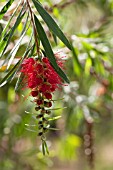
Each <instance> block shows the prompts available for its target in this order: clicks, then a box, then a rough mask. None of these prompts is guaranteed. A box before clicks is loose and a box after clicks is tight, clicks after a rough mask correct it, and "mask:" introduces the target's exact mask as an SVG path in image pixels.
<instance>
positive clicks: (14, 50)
mask: <svg viewBox="0 0 113 170" xmlns="http://www.w3.org/2000/svg"><path fill="white" fill-rule="evenodd" d="M28 17H29V14H28V15H27V18H26V22H25V24H24V28H23V31H22V33H21V35H20V38H19V40H18V41H17V43H16V44H15V46H14V48H13V49H12V50H11V52H10V53H9V55H8V56H7V58H6V59H5V62H6V61H7V60H8V59H9V58H10V59H9V62H8V65H7V69H9V67H10V65H11V64H12V61H13V59H14V57H15V55H16V53H17V51H18V49H19V47H20V45H21V42H22V40H23V37H24V35H25V33H26V31H27V30H28V29H29V25H28V27H27V28H26V26H27V23H28ZM5 62H4V63H5ZM4 63H3V64H4Z"/></svg>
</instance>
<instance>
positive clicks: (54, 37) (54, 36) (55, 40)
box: [52, 33, 57, 45]
mask: <svg viewBox="0 0 113 170" xmlns="http://www.w3.org/2000/svg"><path fill="white" fill-rule="evenodd" d="M52 35H53V39H54V42H55V43H56V45H57V37H56V35H55V34H54V33H52Z"/></svg>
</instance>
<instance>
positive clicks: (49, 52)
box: [34, 15, 69, 83]
mask: <svg viewBox="0 0 113 170" xmlns="http://www.w3.org/2000/svg"><path fill="white" fill-rule="evenodd" d="M34 19H35V25H36V29H37V32H38V35H39V38H40V40H41V42H42V45H43V47H44V50H45V52H46V55H47V57H48V59H49V61H50V63H51V65H52V66H53V68H54V69H55V70H56V72H57V73H58V74H59V76H60V77H61V78H62V79H63V80H65V81H66V82H67V83H69V79H68V78H67V76H66V75H65V73H64V72H63V71H62V70H61V68H60V67H59V66H58V65H57V63H56V59H55V56H54V53H53V51H52V48H51V45H50V43H49V40H48V38H47V36H46V33H45V31H44V29H43V27H42V25H41V24H40V22H39V20H38V18H37V17H36V16H35V15H34Z"/></svg>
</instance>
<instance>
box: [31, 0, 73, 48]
mask: <svg viewBox="0 0 113 170" xmlns="http://www.w3.org/2000/svg"><path fill="white" fill-rule="evenodd" d="M32 1H33V3H34V5H35V7H36V9H37V11H38V12H39V14H40V15H41V17H42V18H43V20H44V21H45V23H46V24H47V25H48V27H49V29H50V30H52V32H53V33H54V34H55V35H56V36H57V37H58V38H59V39H60V40H61V41H62V42H63V43H64V44H65V45H66V46H67V47H68V48H69V49H70V50H71V45H70V43H69V41H68V39H67V38H66V36H65V35H64V33H63V32H62V31H61V29H60V28H59V26H58V25H57V23H56V22H55V21H54V19H53V18H52V17H51V16H50V15H49V14H48V13H47V11H46V10H45V9H44V8H43V6H42V5H41V4H40V2H39V1H36V0H32Z"/></svg>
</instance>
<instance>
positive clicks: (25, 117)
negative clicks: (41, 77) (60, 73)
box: [0, 0, 113, 170]
mask: <svg viewBox="0 0 113 170" xmlns="http://www.w3.org/2000/svg"><path fill="white" fill-rule="evenodd" d="M5 2H6V1H5V0H2V1H0V9H1V8H2V7H3V5H4V4H5ZM40 2H42V4H43V5H44V7H45V8H46V9H47V10H48V12H50V14H51V15H52V16H53V17H54V18H55V20H56V21H57V22H58V24H59V25H60V27H61V28H62V30H63V32H64V33H65V35H66V36H67V37H68V39H69V40H70V42H71V43H72V45H73V48H74V50H73V52H70V51H69V50H68V49H67V48H66V47H65V46H64V45H63V44H62V43H61V42H60V41H59V40H58V44H57V45H56V44H55V43H54V41H53V39H52V37H51V35H50V34H49V32H48V28H47V27H46V26H45V24H44V27H45V30H46V31H47V35H48V37H49V39H50V41H51V44H52V46H53V49H54V51H55V52H58V51H60V52H61V53H64V54H66V56H67V60H66V62H65V68H66V70H65V72H66V73H67V75H68V77H69V79H70V84H69V85H66V86H64V87H63V88H62V90H60V91H59V92H58V91H57V92H56V93H55V94H54V99H61V98H63V100H58V101H56V102H55V103H54V107H56V108H59V107H61V108H64V109H59V110H55V111H53V113H52V114H53V116H61V118H60V119H58V120H54V121H52V122H51V127H57V128H59V129H60V130H59V131H49V132H48V134H47V144H48V147H49V151H50V154H49V156H48V155H47V156H43V154H42V153H41V142H40V138H39V137H37V133H34V132H32V128H30V129H31V131H30V130H27V129H26V126H25V124H31V125H34V124H36V123H37V122H35V119H34V116H35V115H34V114H28V112H30V113H35V111H34V107H35V105H34V104H33V103H32V102H31V100H32V99H31V98H29V91H28V90H25V89H22V88H20V89H19V90H18V91H17V92H16V93H15V84H16V81H17V77H18V74H17V76H16V78H15V79H14V80H13V81H12V82H10V83H8V84H6V85H5V86H3V87H1V88H0V170H15V169H16V170H50V169H51V168H52V169H53V170H75V169H76V170H88V169H89V168H90V165H92V164H94V166H95V170H112V169H113V130H112V129H113V124H112V122H113V26H112V25H113V0H99V1H98V0H78V1H77V0H70V1H66V0H51V1H49V0H48V1H46V2H45V1H44V0H41V1H40ZM17 4H18V1H14V3H13V5H12V6H11V7H10V9H9V10H8V12H7V13H6V14H5V16H4V18H3V19H2V20H0V33H1V32H2V30H3V28H4V26H5V25H6V23H7V22H8V20H9V18H10V16H11V14H12V12H13V10H14V9H15V7H16V5H17ZM15 19H16V16H15V18H14V20H15ZM12 22H13V21H12ZM23 23H24V21H22V22H21V23H20V24H19V26H18V29H17V30H16V32H15V34H14V36H13V38H12V39H11V42H10V44H9V46H8V49H7V51H6V54H5V57H6V56H7V55H8V54H9V52H10V51H11V49H12V48H13V47H14V45H15V43H16V41H17V40H18V38H19V36H20V33H21V31H22V28H23ZM10 28H11V25H10V27H9V29H10ZM31 29H32V28H29V30H28V31H27V34H26V36H25V37H24V39H23V41H22V43H21V46H20V48H19V50H18V52H17V54H16V58H17V59H18V58H20V57H21V56H22V55H23V53H24V49H25V47H26V46H27V43H28V41H29V39H30V34H31ZM5 57H4V58H5ZM2 62H3V60H0V63H2ZM15 62H16V59H15V60H14V63H13V64H12V65H14V64H15ZM5 69H6V66H3V67H0V79H2V78H3V77H4V76H5V75H6V73H7V72H5ZM65 107H66V108H65ZM88 122H89V123H88ZM36 128H37V127H36ZM90 132H91V134H90V135H91V136H92V139H91V142H92V146H91V147H92V148H90V146H89V144H88V141H87V140H88V139H87V135H89V133H90ZM91 149H92V150H91ZM91 151H93V152H94V154H92V156H94V158H93V159H92V161H91ZM89 162H90V163H89ZM91 169H92V168H91Z"/></svg>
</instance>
